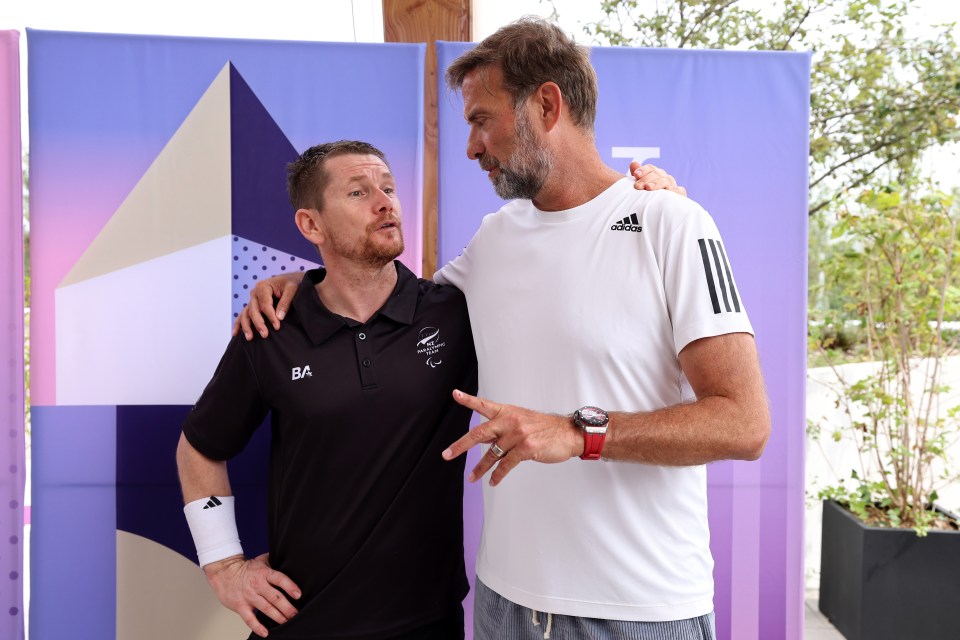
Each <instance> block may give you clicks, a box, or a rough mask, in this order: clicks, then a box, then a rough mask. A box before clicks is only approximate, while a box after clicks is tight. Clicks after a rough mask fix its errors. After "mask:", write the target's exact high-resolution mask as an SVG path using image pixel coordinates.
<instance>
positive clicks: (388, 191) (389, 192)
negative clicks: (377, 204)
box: [383, 187, 397, 196]
mask: <svg viewBox="0 0 960 640" xmlns="http://www.w3.org/2000/svg"><path fill="white" fill-rule="evenodd" d="M383 192H384V193H386V194H389V195H391V196H392V195H393V194H394V193H396V192H397V190H396V189H394V188H393V187H387V188H386V189H384V190H383Z"/></svg>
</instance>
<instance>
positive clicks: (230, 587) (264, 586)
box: [203, 554, 301, 638]
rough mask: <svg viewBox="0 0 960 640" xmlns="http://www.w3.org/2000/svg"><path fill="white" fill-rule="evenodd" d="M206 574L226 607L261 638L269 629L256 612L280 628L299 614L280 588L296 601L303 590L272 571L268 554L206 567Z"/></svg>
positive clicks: (234, 559) (228, 560)
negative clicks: (254, 611)
mask: <svg viewBox="0 0 960 640" xmlns="http://www.w3.org/2000/svg"><path fill="white" fill-rule="evenodd" d="M203 573H204V574H205V575H206V577H207V582H209V583H210V586H211V587H212V588H213V592H214V593H215V594H216V596H217V599H218V600H220V602H221V603H222V604H223V606H225V607H226V608H228V609H230V610H231V611H234V612H236V613H237V614H239V616H240V617H241V618H242V619H243V621H244V622H246V623H247V626H248V627H250V629H251V630H252V631H253V632H254V633H255V634H257V635H258V636H260V637H261V638H266V637H267V628H266V627H264V626H263V625H262V624H261V623H260V621H259V620H257V616H256V615H255V614H254V613H253V610H254V609H258V610H260V611H261V612H262V613H263V614H264V615H266V616H267V617H268V618H270V619H271V620H273V621H274V622H277V623H279V624H283V623H284V622H287V621H288V620H290V618H292V617H293V616H295V615H297V610H296V609H295V608H294V607H293V605H292V604H290V601H289V600H287V597H286V596H285V595H284V593H283V592H281V591H280V590H279V589H277V587H279V588H280V589H283V591H285V592H286V593H287V594H289V595H290V597H292V598H293V599H295V600H296V599H299V598H300V596H301V593H300V587H298V586H297V585H296V584H294V582H293V580H291V579H290V578H288V577H287V576H286V575H285V574H283V573H281V572H279V571H275V570H274V569H271V568H270V563H269V561H268V559H267V554H263V555H262V556H257V557H256V558H252V559H250V560H247V559H245V558H244V557H243V556H233V557H232V558H225V559H223V560H220V561H219V562H213V563H211V564H208V565H206V566H205V567H204V568H203Z"/></svg>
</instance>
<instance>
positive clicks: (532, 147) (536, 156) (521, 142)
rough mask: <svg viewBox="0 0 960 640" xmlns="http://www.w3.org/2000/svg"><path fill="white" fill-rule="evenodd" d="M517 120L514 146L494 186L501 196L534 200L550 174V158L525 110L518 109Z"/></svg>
mask: <svg viewBox="0 0 960 640" xmlns="http://www.w3.org/2000/svg"><path fill="white" fill-rule="evenodd" d="M516 122H517V127H516V129H517V131H516V134H517V148H516V149H515V150H514V152H513V155H512V156H511V157H510V159H509V160H507V161H506V162H505V163H501V164H500V175H498V176H497V177H496V178H494V180H493V190H494V191H496V192H497V195H498V196H500V197H501V198H503V199H504V200H513V199H515V198H520V199H523V200H533V198H534V197H535V196H536V195H537V194H538V193H540V190H541V189H543V185H544V183H545V182H546V181H547V176H548V175H550V169H551V168H552V166H553V158H551V157H550V152H549V151H547V150H546V149H544V148H543V147H541V146H540V144H539V141H538V140H537V138H536V136H535V135H534V134H533V128H532V127H531V126H530V121H529V120H527V117H526V113H523V112H520V113H518V115H517V121H516Z"/></svg>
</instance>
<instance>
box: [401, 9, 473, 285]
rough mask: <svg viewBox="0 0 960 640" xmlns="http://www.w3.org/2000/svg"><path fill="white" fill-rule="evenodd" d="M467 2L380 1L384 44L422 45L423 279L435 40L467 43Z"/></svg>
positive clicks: (428, 269)
mask: <svg viewBox="0 0 960 640" xmlns="http://www.w3.org/2000/svg"><path fill="white" fill-rule="evenodd" d="M470 2H471V0H383V39H384V40H385V41H386V42H426V43H427V56H426V61H425V63H426V73H425V74H424V101H423V102H424V109H425V113H424V131H423V139H424V145H423V147H424V149H423V276H424V277H425V278H429V277H431V276H433V273H434V271H436V270H437V99H438V95H437V49H436V44H435V43H436V41H437V40H450V41H454V42H457V41H461V42H469V41H470Z"/></svg>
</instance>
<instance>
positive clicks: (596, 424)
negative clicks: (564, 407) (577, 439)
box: [573, 407, 610, 460]
mask: <svg viewBox="0 0 960 640" xmlns="http://www.w3.org/2000/svg"><path fill="white" fill-rule="evenodd" d="M609 421H610V416H608V415H607V412H606V411H604V410H603V409H600V408H599V407H580V408H579V409H577V410H576V411H574V412H573V424H575V425H577V427H578V428H579V429H580V430H581V431H583V455H581V456H580V459H581V460H599V459H600V452H601V451H602V450H603V441H604V440H606V438H607V423H608V422H609Z"/></svg>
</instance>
